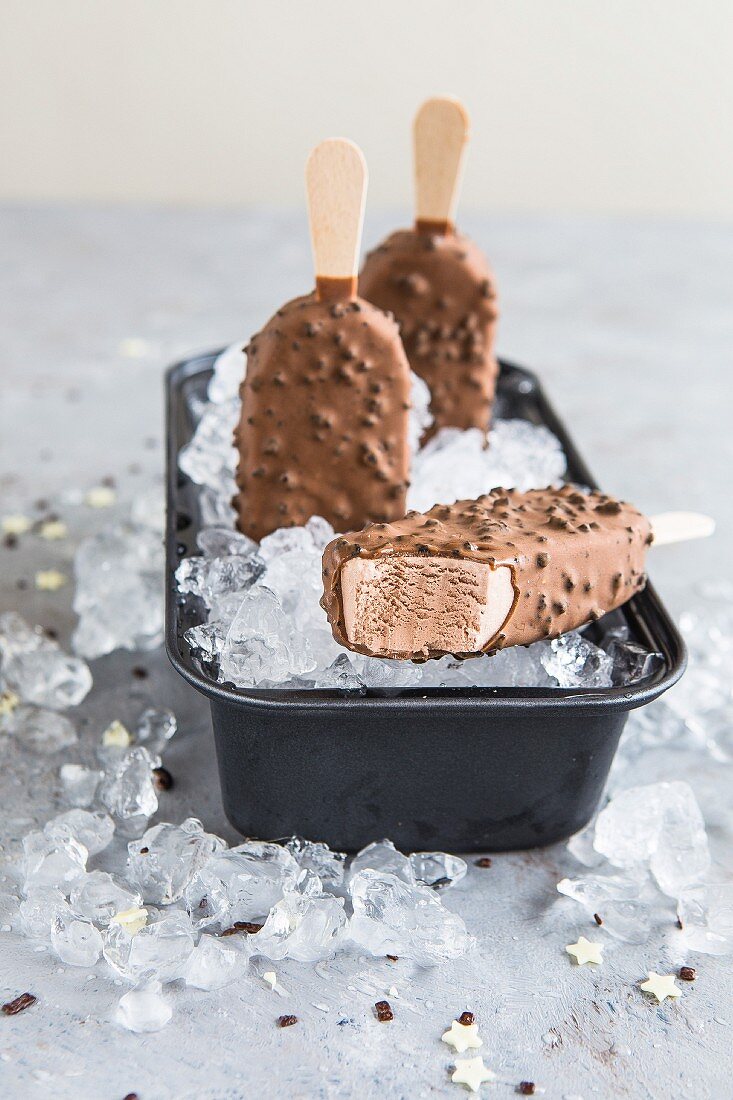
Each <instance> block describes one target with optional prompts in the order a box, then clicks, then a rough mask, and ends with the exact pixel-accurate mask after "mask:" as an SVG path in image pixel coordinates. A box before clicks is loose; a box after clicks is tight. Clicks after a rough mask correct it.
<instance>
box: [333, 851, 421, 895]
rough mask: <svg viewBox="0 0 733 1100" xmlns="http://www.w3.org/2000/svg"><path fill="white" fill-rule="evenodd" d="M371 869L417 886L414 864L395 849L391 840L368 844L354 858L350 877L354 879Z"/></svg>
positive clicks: (350, 868)
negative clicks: (366, 869)
mask: <svg viewBox="0 0 733 1100" xmlns="http://www.w3.org/2000/svg"><path fill="white" fill-rule="evenodd" d="M365 868H369V870H371V871H383V872H385V873H389V874H390V875H396V876H397V878H401V879H402V880H403V881H404V882H407V883H409V884H410V885H411V886H414V884H415V872H414V870H413V867H412V863H411V862H410V860H409V859H408V857H407V856H405V855H403V854H402V852H399V851H398V850H397V848H395V846H394V844H393V843H392V841H391V840H375V841H374V842H373V843H372V844H367V846H366V848H362V849H361V851H360V852H357V854H356V855H355V856H354V858H353V859H352V861H351V865H350V867H349V875H350V876H351V878H352V879H353V878H354V876H355V875H358V874H359V872H360V871H363V870H365Z"/></svg>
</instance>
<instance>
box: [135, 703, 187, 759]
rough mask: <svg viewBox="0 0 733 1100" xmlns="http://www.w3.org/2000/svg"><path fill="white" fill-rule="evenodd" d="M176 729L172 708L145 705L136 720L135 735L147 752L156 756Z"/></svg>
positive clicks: (176, 723)
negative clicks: (144, 708)
mask: <svg viewBox="0 0 733 1100" xmlns="http://www.w3.org/2000/svg"><path fill="white" fill-rule="evenodd" d="M177 729H178V721H177V719H176V716H175V714H174V713H173V711H172V710H168V708H167V707H147V708H146V710H144V711H143V712H142V714H141V715H140V717H139V718H138V720H137V723H136V725H135V735H136V737H137V740H138V741H139V742H140V743H141V744H142V745H143V746H144V747H145V748H146V749H147V750H148V752H149V753H151V754H152V755H153V756H157V755H158V754H160V753H162V752H163V750H164V749H165V748H166V746H167V744H168V742H169V741H170V740H171V738H172V737H173V736H174V735H175V732H176V730H177Z"/></svg>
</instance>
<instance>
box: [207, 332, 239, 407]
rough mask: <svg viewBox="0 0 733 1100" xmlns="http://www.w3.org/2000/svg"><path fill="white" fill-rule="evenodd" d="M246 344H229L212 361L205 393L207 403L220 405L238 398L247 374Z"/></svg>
mask: <svg viewBox="0 0 733 1100" xmlns="http://www.w3.org/2000/svg"><path fill="white" fill-rule="evenodd" d="M246 343H247V341H246V340H238V341H237V343H236V344H230V346H229V347H228V348H225V349H224V351H223V352H222V353H221V354H220V355H217V357H216V359H215V360H214V367H213V374H212V376H211V378H210V379H209V386H208V389H207V391H206V393H207V397H208V399H209V401H211V402H213V403H214V404H216V405H220V404H222V402H224V401H233V400H235V399H236V398H237V397H238V395H239V387H240V386H241V385H242V382H243V381H244V378H245V375H246V373H247V355H246V353H245V351H244V346H245V344H246Z"/></svg>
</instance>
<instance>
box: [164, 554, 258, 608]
mask: <svg viewBox="0 0 733 1100" xmlns="http://www.w3.org/2000/svg"><path fill="white" fill-rule="evenodd" d="M263 569H264V566H263V564H262V561H261V560H260V558H259V557H257V555H252V556H250V557H245V558H243V557H237V556H229V557H220V558H204V557H198V558H184V560H183V561H182V562H181V564H180V565H179V566H178V569H177V570H176V583H177V585H178V590H179V591H180V592H183V593H186V594H188V595H192V596H198V597H199V598H200V599H202V600H203V601H204V603H205V604H206V606H207V607H209V608H210V607H213V606H214V605H217V606H218V605H219V604H220V603H221V601H222V600H225V599H226V598H227V597H228V596H232V595H233V594H235V593H241V594H242V595H244V593H245V592H246V591H247V589H248V588H251V587H252V585H253V584H254V582H255V581H256V580H257V578H258V577H259V576H260V575H261V574H262V571H263Z"/></svg>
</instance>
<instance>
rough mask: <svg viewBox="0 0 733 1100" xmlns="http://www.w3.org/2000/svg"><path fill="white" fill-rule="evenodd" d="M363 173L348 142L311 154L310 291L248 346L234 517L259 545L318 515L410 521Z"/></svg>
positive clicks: (389, 337)
mask: <svg viewBox="0 0 733 1100" xmlns="http://www.w3.org/2000/svg"><path fill="white" fill-rule="evenodd" d="M366 184H367V171H366V164H365V163H364V157H363V155H362V153H361V150H360V149H359V148H358V147H357V146H356V145H354V144H353V142H351V141H346V140H344V139H342V138H334V139H332V140H329V141H324V142H322V143H321V144H320V145H317V146H316V148H315V149H314V150H313V151H312V153H311V154H310V157H309V158H308V162H307V165H306V189H307V195H308V210H309V217H310V227H311V238H312V243H313V257H314V260H315V276H316V278H315V282H316V288H315V291H314V292H313V293H311V294H307V295H305V296H304V297H302V298H296V299H294V300H293V301H292V302H288V303H287V304H286V305H284V306H283V307H282V308H281V309H279V310H278V311H277V313H276V314H275V316H274V317H273V318H272V319H271V320H270V321H268V323H267V324H266V325H265V327H264V328H263V329H262V331H261V332H259V333H258V334H257V335H256V336H253V337H252V339H251V341H250V343H249V346H248V347H247V349H246V351H247V375H246V378H245V381H244V383H243V385H242V388H241V390H240V393H241V396H242V415H241V420H240V423H239V425H238V427H237V429H236V431H235V435H234V442H235V446H236V447H237V448H238V449H239V464H238V467H237V474H236V481H237V488H238V493H237V495H236V496H235V498H234V506H235V508H236V510H237V513H238V524H239V528H240V530H242V531H244V533H245V534H247V535H250V536H251V537H252V538H255V539H258V540H259V539H261V538H262V537H263V536H265V535H268V534H270V532H272V531H274V530H276V529H277V528H279V527H292V526H294V525H300V524H303V523H305V522H306V521H307V520H308V519H309V518H310V516H313V515H320V516H324V517H325V518H326V519H327V520H329V521H330V522H331V523H332V524H333V526H334V527H335V528H336V530H341V531H345V530H347V529H349V528H351V527H361V526H362V525H363V524H364V523H366V522H367V521H369V520H378V521H388V520H393V519H397V518H399V517H400V516H403V515H404V513H405V493H406V491H407V483H408V468H409V439H408V413H409V407H410V368H409V364H408V362H407V359H406V357H405V352H404V349H403V347H402V343H401V341H400V337H399V328H398V326H397V323H396V322H395V320H394V318H393V317H391V316H390V317H388V316H387V315H386V314H385V313H384V312H382V310H380V309H378V308H377V307H375V306H374V305H372V304H371V303H369V302H366V301H364V300H363V299H362V298H359V297H358V296H357V293H356V289H357V288H356V273H357V263H358V256H359V244H360V240H361V229H362V223H363V219H364V200H365V195H366Z"/></svg>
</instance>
